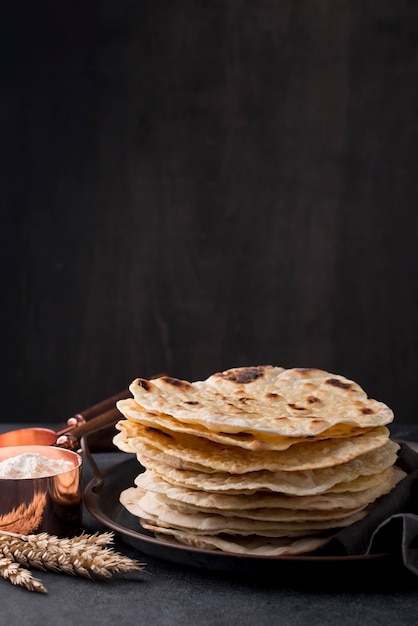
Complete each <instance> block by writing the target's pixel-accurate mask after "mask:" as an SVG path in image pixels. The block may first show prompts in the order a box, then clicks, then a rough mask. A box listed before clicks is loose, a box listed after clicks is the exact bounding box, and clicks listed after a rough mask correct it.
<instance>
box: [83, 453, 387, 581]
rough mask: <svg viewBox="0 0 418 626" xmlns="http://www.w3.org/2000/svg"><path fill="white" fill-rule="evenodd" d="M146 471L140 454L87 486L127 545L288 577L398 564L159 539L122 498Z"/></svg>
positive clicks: (98, 511)
mask: <svg viewBox="0 0 418 626" xmlns="http://www.w3.org/2000/svg"><path fill="white" fill-rule="evenodd" d="M140 471H141V466H140V465H139V464H138V461H137V460H136V458H130V459H129V460H127V461H123V462H122V463H119V464H117V465H113V466H112V467H110V468H109V469H108V470H106V471H105V472H103V473H102V474H101V480H97V478H95V479H93V480H91V481H90V482H89V484H88V485H87V487H86V489H85V492H84V498H85V504H86V507H87V509H88V511H89V512H90V513H91V515H93V517H95V518H96V519H97V520H98V521H99V522H101V523H102V524H104V525H105V526H106V527H108V528H110V529H112V530H113V531H115V532H116V533H117V534H118V535H119V536H120V537H121V538H122V539H123V540H124V541H125V542H126V543H127V544H128V545H130V546H132V547H134V548H135V549H137V550H138V551H140V552H141V553H143V554H146V555H148V556H151V557H155V558H158V559H164V560H166V561H171V562H173V563H177V564H180V565H186V566H190V567H198V568H204V569H206V570H215V571H220V572H230V573H237V574H252V575H257V576H258V575H265V574H268V575H270V574H272V575H275V576H277V575H278V574H282V575H284V576H285V580H286V581H289V580H290V577H292V576H294V575H296V576H297V577H299V578H300V577H301V576H302V578H304V579H306V577H308V578H309V577H310V575H312V576H313V577H318V575H321V573H322V574H326V575H329V574H331V576H336V575H337V576H338V572H339V570H341V572H342V573H344V578H346V576H347V574H349V572H350V571H351V570H355V572H354V571H353V573H355V574H356V575H358V574H360V575H361V576H363V577H366V576H369V575H370V574H373V572H374V571H376V572H379V573H381V571H382V567H383V568H386V567H387V566H390V567H391V568H392V574H393V566H394V561H393V559H394V557H392V555H389V554H370V555H354V556H316V555H314V554H312V555H300V556H279V557H260V556H247V555H237V554H231V553H223V552H220V551H217V550H201V549H198V548H192V547H189V546H184V545H182V544H180V543H172V542H170V541H164V540H162V539H157V538H156V537H155V536H154V535H153V534H151V533H150V532H148V531H146V530H145V529H143V528H142V527H141V526H140V524H139V521H138V518H137V517H135V516H133V515H131V514H130V513H129V512H128V511H127V510H126V509H125V508H124V507H123V506H122V505H121V504H120V502H119V494H120V493H121V491H123V490H124V489H126V488H127V487H130V486H132V485H133V481H134V479H135V478H136V476H137V475H138V474H139V472H140Z"/></svg>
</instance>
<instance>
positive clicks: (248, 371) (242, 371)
mask: <svg viewBox="0 0 418 626" xmlns="http://www.w3.org/2000/svg"><path fill="white" fill-rule="evenodd" d="M265 369H266V368H265V367H264V366H259V367H243V368H238V369H236V370H230V371H227V372H225V374H223V373H220V374H219V377H220V378H225V380H229V381H231V382H233V383H238V384H242V385H246V384H247V383H252V382H253V381H255V380H257V379H258V378H262V377H263V376H264V374H265Z"/></svg>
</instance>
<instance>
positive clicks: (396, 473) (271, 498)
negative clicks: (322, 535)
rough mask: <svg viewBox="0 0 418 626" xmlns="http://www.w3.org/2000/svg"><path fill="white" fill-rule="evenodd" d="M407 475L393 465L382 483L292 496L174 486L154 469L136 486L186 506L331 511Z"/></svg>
mask: <svg viewBox="0 0 418 626" xmlns="http://www.w3.org/2000/svg"><path fill="white" fill-rule="evenodd" d="M404 477H405V472H403V471H402V470H401V469H400V468H399V467H396V466H393V467H390V468H388V469H387V470H386V471H385V472H382V474H380V478H379V480H380V482H379V483H378V484H376V485H371V486H366V487H365V489H362V490H359V491H354V492H353V491H343V492H339V491H327V492H325V493H322V494H318V495H308V496H291V495H285V494H282V493H272V492H266V491H257V492H255V493H253V494H244V495H242V494H241V495H233V494H231V495H229V494H220V493H209V492H206V491H202V490H199V489H188V488H186V487H180V486H175V485H172V484H171V483H169V482H167V481H166V480H164V479H163V478H161V477H160V476H158V475H157V474H155V472H151V471H149V470H146V471H145V472H142V473H141V474H139V475H138V476H137V478H136V479H135V485H137V486H138V487H140V488H141V489H143V490H145V491H152V492H154V493H157V494H159V495H160V496H162V497H165V498H166V499H167V501H169V502H172V503H173V504H174V505H176V506H179V505H183V506H184V505H187V506H188V507H191V508H193V509H198V510H201V511H205V510H208V511H210V512H213V511H220V512H223V513H225V511H238V510H239V511H247V510H249V511H251V512H252V511H253V510H255V509H269V510H271V509H276V508H281V509H286V510H288V511H295V510H296V511H302V512H303V513H305V512H306V511H329V510H335V509H340V510H350V509H353V508H361V507H364V506H367V505H368V504H370V503H372V502H374V501H375V500H376V499H377V498H380V497H381V496H383V495H386V494H387V493H389V492H390V491H391V490H392V489H393V488H394V487H395V486H396V485H397V484H398V482H399V481H400V480H402V479H403V478H404ZM251 515H252V513H250V516H251Z"/></svg>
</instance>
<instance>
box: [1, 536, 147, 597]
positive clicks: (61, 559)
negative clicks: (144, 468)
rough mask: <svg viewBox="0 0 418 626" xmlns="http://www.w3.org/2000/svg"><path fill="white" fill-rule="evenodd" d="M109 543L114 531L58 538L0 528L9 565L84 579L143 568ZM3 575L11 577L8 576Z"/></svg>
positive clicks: (2, 543) (109, 575) (2, 551)
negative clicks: (7, 530)
mask: <svg viewBox="0 0 418 626" xmlns="http://www.w3.org/2000/svg"><path fill="white" fill-rule="evenodd" d="M112 542H113V533H109V532H105V533H95V534H92V535H89V534H87V533H82V534H81V535H78V536H75V537H72V538H59V537H57V536H56V535H49V534H48V533H39V534H32V535H21V534H18V533H11V532H6V531H3V530H1V531H0V555H1V554H3V557H4V558H5V559H6V561H7V562H8V563H9V566H10V564H11V563H15V564H20V565H26V566H28V567H34V568H37V569H41V570H47V569H48V570H53V571H59V572H64V573H66V574H72V575H77V576H83V577H84V578H110V577H111V576H112V573H120V572H129V571H141V570H142V569H143V566H142V564H140V563H138V562H137V561H135V560H134V559H131V558H129V557H126V556H123V555H122V554H120V553H118V552H115V551H114V550H113V549H112V548H110V547H109V544H111V543H112ZM6 566H7V563H6V562H5V567H6ZM24 571H25V570H24ZM0 573H1V571H0ZM29 574H30V572H29ZM2 575H3V574H2ZM3 578H8V579H9V580H11V576H10V575H8V576H4V575H3ZM15 584H24V583H15ZM25 586H27V585H25ZM28 588H29V587H28ZM33 590H36V591H38V590H39V589H35V588H33Z"/></svg>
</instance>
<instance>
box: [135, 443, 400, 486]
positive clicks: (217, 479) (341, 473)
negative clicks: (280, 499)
mask: <svg viewBox="0 0 418 626" xmlns="http://www.w3.org/2000/svg"><path fill="white" fill-rule="evenodd" d="M398 450H399V445H398V444H397V443H396V442H394V441H391V440H390V441H389V442H388V443H387V444H386V445H385V446H383V447H382V448H377V449H376V450H372V451H371V452H367V453H366V454H364V455H362V456H361V457H357V458H355V459H353V460H352V461H349V462H348V463H344V464H342V465H339V466H336V467H326V468H320V469H314V470H306V471H296V472H286V471H282V472H270V471H268V470H261V471H258V472H247V473H246V474H241V475H240V474H237V475H232V474H228V473H227V472H215V473H207V472H199V471H195V470H186V469H179V468H175V467H171V466H170V465H167V464H165V463H163V462H162V461H161V460H160V459H156V458H152V457H148V456H145V455H141V457H140V459H138V460H139V461H140V463H141V464H142V465H143V466H144V467H145V468H147V469H150V470H152V471H154V472H155V473H156V474H158V475H160V476H162V477H164V479H165V480H167V481H168V482H170V483H173V484H176V485H180V486H183V487H190V488H192V489H201V490H203V491H206V492H210V493H232V494H238V493H254V492H255V491H260V490H263V491H272V492H279V493H285V494H288V495H299V496H301V495H314V494H319V493H324V492H326V491H329V490H331V488H334V490H335V487H336V486H337V485H338V484H339V483H347V482H349V481H353V480H355V479H357V478H359V477H360V476H371V475H375V474H380V473H381V472H383V471H384V470H386V469H388V468H389V467H391V466H392V465H394V463H395V462H396V459H397V451H398ZM345 490H346V489H345Z"/></svg>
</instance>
